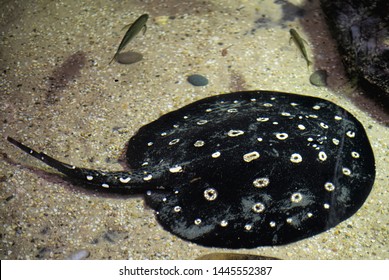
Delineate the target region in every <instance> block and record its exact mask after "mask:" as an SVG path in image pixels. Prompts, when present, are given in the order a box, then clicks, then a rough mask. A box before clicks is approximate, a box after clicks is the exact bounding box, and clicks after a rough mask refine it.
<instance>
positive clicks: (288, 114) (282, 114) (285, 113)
mask: <svg viewBox="0 0 389 280" xmlns="http://www.w3.org/2000/svg"><path fill="white" fill-rule="evenodd" d="M281 116H283V117H290V113H288V112H282V113H281Z"/></svg>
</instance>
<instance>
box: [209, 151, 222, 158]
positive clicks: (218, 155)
mask: <svg viewBox="0 0 389 280" xmlns="http://www.w3.org/2000/svg"><path fill="white" fill-rule="evenodd" d="M220 155H221V153H220V152H214V153H213V154H212V155H211V156H212V157H213V158H218V157H220Z"/></svg>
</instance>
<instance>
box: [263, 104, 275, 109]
mask: <svg viewBox="0 0 389 280" xmlns="http://www.w3.org/2000/svg"><path fill="white" fill-rule="evenodd" d="M263 106H265V107H268V108H269V107H273V104H271V103H263Z"/></svg>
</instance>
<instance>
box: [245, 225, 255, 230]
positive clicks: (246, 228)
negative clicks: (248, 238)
mask: <svg viewBox="0 0 389 280" xmlns="http://www.w3.org/2000/svg"><path fill="white" fill-rule="evenodd" d="M252 228H253V226H252V225H251V224H246V225H245V226H244V229H245V230H247V231H249V230H251V229H252Z"/></svg>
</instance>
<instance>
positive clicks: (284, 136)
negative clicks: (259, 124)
mask: <svg viewBox="0 0 389 280" xmlns="http://www.w3.org/2000/svg"><path fill="white" fill-rule="evenodd" d="M288 136H289V135H288V133H285V132H282V133H276V137H277V139H280V140H285V139H286V138H288Z"/></svg>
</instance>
